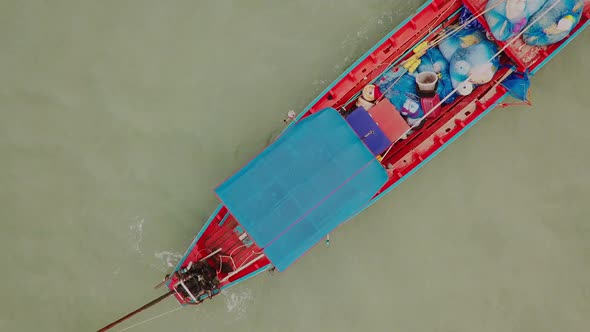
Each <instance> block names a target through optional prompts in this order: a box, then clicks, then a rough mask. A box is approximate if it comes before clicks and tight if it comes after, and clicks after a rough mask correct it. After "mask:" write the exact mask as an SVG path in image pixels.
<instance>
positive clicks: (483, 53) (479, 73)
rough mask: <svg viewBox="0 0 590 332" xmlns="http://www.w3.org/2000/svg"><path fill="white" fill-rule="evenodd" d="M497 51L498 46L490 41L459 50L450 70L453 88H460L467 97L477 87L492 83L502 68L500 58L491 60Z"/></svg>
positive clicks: (454, 56) (452, 60)
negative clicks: (499, 68)
mask: <svg viewBox="0 0 590 332" xmlns="http://www.w3.org/2000/svg"><path fill="white" fill-rule="evenodd" d="M497 51H498V47H497V46H496V44H494V43H493V42H491V41H488V40H485V41H482V42H480V43H477V44H475V45H472V46H469V47H467V48H462V49H459V50H457V52H455V54H453V57H452V58H451V62H450V68H449V72H450V74H451V83H452V84H453V88H459V93H460V94H462V95H467V94H469V93H471V91H472V90H473V89H474V88H475V85H480V84H485V83H488V82H489V81H491V80H492V79H493V77H494V74H495V73H496V71H497V70H498V67H499V66H500V63H499V60H498V57H496V58H494V59H492V60H490V59H491V58H492V57H493V56H494V54H496V52H497ZM460 85H461V86H460Z"/></svg>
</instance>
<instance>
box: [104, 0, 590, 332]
mask: <svg viewBox="0 0 590 332" xmlns="http://www.w3.org/2000/svg"><path fill="white" fill-rule="evenodd" d="M490 1H496V0H490ZM509 1H513V0H498V2H497V4H495V5H492V6H490V4H489V1H487V0H463V1H461V0H431V1H428V2H427V3H425V4H424V5H423V6H421V7H420V8H419V9H418V10H417V11H416V13H415V14H414V15H413V16H411V17H409V18H408V19H406V20H405V21H404V22H403V23H401V24H400V25H399V26H398V27H397V28H396V29H394V30H393V31H391V32H390V33H389V34H388V35H386V36H385V37H384V38H383V39H381V40H380V41H379V42H378V43H377V44H376V45H375V46H374V47H373V48H371V49H370V50H369V51H368V52H366V53H365V54H364V55H363V56H362V57H361V58H360V59H359V60H358V61H356V62H355V63H354V64H353V65H352V66H351V67H350V68H348V69H347V70H346V71H345V72H344V73H342V75H340V77H338V78H337V79H336V80H335V81H334V82H333V83H332V84H330V86H328V87H327V88H326V89H325V90H324V91H323V92H322V93H321V94H320V95H319V96H317V98H315V99H314V100H313V101H312V102H311V103H310V104H309V105H308V106H307V107H306V108H305V109H304V110H302V111H301V112H300V113H299V114H298V115H295V114H294V112H290V113H289V117H288V119H287V120H286V122H287V123H288V125H287V126H286V128H285V129H284V130H283V132H282V133H281V134H280V135H279V136H278V137H277V138H276V139H275V140H274V141H273V142H272V143H271V144H270V145H269V146H268V147H266V148H265V149H264V150H263V151H262V152H261V153H260V154H258V155H257V156H255V157H254V158H253V159H252V160H251V161H250V162H248V163H247V164H246V165H244V166H243V167H241V168H240V169H239V170H238V171H237V172H236V173H235V174H233V175H231V176H230V177H229V178H227V179H226V180H225V181H224V182H223V183H221V184H220V185H219V186H218V187H217V188H216V189H215V194H216V195H217V196H218V198H219V200H220V204H219V206H218V207H217V208H216V209H215V211H214V212H213V213H212V214H211V217H210V218H209V219H208V220H207V221H206V223H205V225H204V226H203V227H202V229H201V230H200V231H199V232H198V234H197V235H196V237H195V239H194V241H192V243H191V244H190V245H189V247H188V249H187V251H186V253H185V254H184V256H183V257H182V259H180V261H179V262H178V264H177V265H176V266H175V267H174V269H173V270H172V271H171V272H170V274H168V275H166V276H165V278H164V281H162V282H161V283H160V284H158V285H157V286H156V288H160V287H162V288H164V287H165V288H166V289H167V292H166V293H165V294H163V295H162V296H161V297H159V298H157V299H156V300H154V301H152V302H150V303H148V304H146V305H144V306H142V307H141V308H139V309H137V310H135V311H133V312H131V313H130V314H128V315H126V316H124V317H123V318H121V319H119V320H117V321H115V322H113V323H111V324H109V325H107V326H105V327H103V328H102V329H100V330H99V331H106V330H108V329H110V328H112V327H114V326H115V325H117V324H119V323H121V322H122V321H124V320H125V319H127V318H129V317H131V316H133V315H134V314H136V313H138V312H141V311H142V310H144V309H145V308H147V307H149V306H152V305H154V304H155V303H158V302H160V301H161V300H162V299H164V298H166V297H170V296H172V297H175V299H176V300H177V301H178V302H179V303H180V304H181V305H182V306H190V305H198V304H201V303H203V302H206V301H207V300H209V299H212V298H214V297H215V296H217V295H219V294H220V293H221V292H222V291H223V290H224V289H227V288H229V287H232V286H234V285H236V284H238V283H241V282H244V281H246V280H248V279H249V278H252V277H254V276H256V275H258V274H260V273H263V272H264V271H268V270H278V271H279V272H283V271H285V270H286V269H288V267H289V266H291V265H292V264H293V263H295V262H296V261H297V260H298V259H299V258H301V257H302V256H303V255H305V253H306V252H307V251H308V250H309V249H310V248H312V247H313V246H315V245H317V244H318V243H323V242H324V241H329V234H330V233H331V232H332V231H334V229H335V228H337V227H338V226H340V225H342V224H344V223H345V222H347V221H348V220H350V219H351V218H353V217H354V216H355V215H356V214H358V213H359V212H361V211H362V210H364V209H366V208H368V207H369V206H371V204H373V203H375V202H376V201H377V200H378V199H380V198H381V197H383V196H384V195H385V194H387V193H388V192H389V191H391V190H392V189H394V188H395V187H396V186H398V185H399V184H400V183H402V182H403V181H404V180H405V179H407V178H408V177H409V176H410V175H412V174H413V173H414V172H416V171H417V170H418V169H419V168H420V167H422V166H423V165H424V164H426V163H427V162H428V161H429V160H431V159H432V158H433V157H434V156H436V155H437V154H438V153H439V152H441V151H442V150H443V149H444V148H445V147H446V146H448V145H449V144H451V143H452V142H453V141H454V140H455V139H457V138H458V137H459V136H460V135H461V134H463V133H464V132H465V131H467V130H468V129H469V128H470V127H471V126H473V125H474V124H475V123H476V122H477V121H479V120H480V119H481V118H482V117H483V116H484V115H486V114H487V113H488V112H490V111H491V110H492V109H494V108H496V107H499V106H508V105H510V104H509V103H503V102H504V101H505V99H506V98H507V97H509V96H511V99H513V100H514V99H515V98H516V100H517V101H518V100H520V101H521V102H523V103H528V102H529V101H528V99H527V97H526V91H527V89H528V84H529V78H530V77H531V76H533V75H534V74H535V73H537V72H538V71H539V70H540V69H541V68H542V67H543V66H544V65H545V64H546V63H547V62H548V61H549V60H550V59H551V58H553V57H554V56H555V55H556V54H557V53H559V52H561V51H562V50H563V49H564V47H565V46H566V45H567V44H568V43H569V42H571V41H572V40H573V39H574V38H575V37H576V36H578V35H579V34H580V33H581V32H582V31H583V30H584V28H585V27H586V26H587V25H588V24H589V19H590V2H588V1H586V2H582V5H581V6H582V7H581V9H580V8H577V10H581V15H579V16H578V17H574V18H575V19H574V20H573V24H569V26H568V24H565V23H568V22H565V23H564V24H565V26H566V28H569V29H568V31H567V33H565V37H563V38H562V39H561V40H560V41H558V42H555V43H552V44H550V45H543V46H535V45H530V44H527V43H525V42H524V41H523V40H524V38H523V35H526V34H527V33H528V32H530V30H527V29H529V27H530V26H533V25H534V24H535V23H537V22H542V21H543V19H544V18H545V17H544V16H545V15H547V14H549V13H551V10H553V9H554V8H557V7H555V6H559V5H560V4H559V2H560V1H565V0H549V1H545V5H544V7H541V8H540V9H539V10H538V11H537V13H536V14H535V15H537V18H535V16H534V15H533V16H531V17H527V19H529V21H528V25H526V26H524V27H521V28H520V29H521V30H520V32H518V33H517V31H518V29H515V30H514V33H513V35H512V36H511V37H510V38H508V39H506V40H503V41H502V40H499V39H496V38H494V31H493V27H492V26H491V25H490V20H489V19H487V17H488V16H487V15H489V14H490V13H492V12H493V11H494V9H495V8H500V7H501V6H506V7H507V6H508V5H509V4H506V2H509ZM521 2H522V1H521ZM552 3H553V4H552ZM517 4H518V3H517ZM548 4H549V5H548ZM510 5H512V4H510ZM495 6H499V7H495ZM552 6H553V7H552ZM578 7H579V4H578ZM510 10H512V9H510ZM506 12H507V13H508V10H506ZM506 15H508V14H506ZM511 15H512V14H511ZM568 19H569V18H568ZM535 20H536V21H535ZM559 24H560V28H561V25H563V24H562V22H560V23H559ZM474 26H475V27H476V28H479V29H481V32H482V33H483V34H484V35H485V36H486V38H485V41H481V42H482V43H484V42H485V43H491V44H493V46H494V47H495V49H494V50H495V51H496V52H495V54H493V57H490V58H488V59H487V60H488V62H487V63H485V66H484V67H485V68H487V70H489V69H490V68H493V72H492V73H491V74H490V75H491V76H489V77H488V78H487V79H485V80H484V81H481V80H478V81H476V80H474V79H472V78H473V75H474V74H473V73H468V77H467V79H466V80H464V81H463V82H459V84H458V85H457V86H455V84H454V83H453V85H452V87H451V88H450V89H447V92H449V93H445V94H442V95H441V94H440V93H439V92H440V90H439V86H442V85H443V82H442V81H443V80H444V79H446V80H447V81H446V82H447V85H448V82H452V80H449V79H448V78H445V77H444V76H443V75H441V72H437V71H436V70H434V73H435V77H431V78H432V80H431V81H428V75H426V76H424V75H422V73H418V72H419V71H420V68H421V67H420V66H421V65H427V64H428V61H427V60H428V59H425V57H426V56H428V54H429V53H428V52H429V50H432V49H434V48H436V47H437V46H440V47H442V46H441V45H442V43H444V42H445V41H448V40H451V39H452V38H453V35H455V34H461V33H462V31H464V30H465V29H468V28H473V27H474ZM502 29H503V28H502ZM502 32H504V31H502ZM471 39H472V38H471ZM471 39H470V38H466V39H463V41H467V42H468V43H467V44H474V41H473V40H471ZM470 46H471V45H467V46H465V45H463V46H459V47H458V48H459V49H467V48H468V47H470ZM457 52H459V50H457V51H456V52H455V53H457ZM453 56H455V54H453ZM463 60H465V59H463ZM465 63H468V61H467V62H465V61H464V62H463V63H462V64H465ZM453 64H455V65H456V64H457V61H455V63H453V60H449V62H447V65H453ZM431 65H432V63H431ZM431 67H432V66H431ZM434 67H436V66H434ZM439 69H440V68H439ZM472 69H473V68H472ZM425 72H426V73H427V74H429V73H430V74H432V72H429V71H425ZM459 74H461V73H459ZM463 74H465V73H463ZM422 76H424V77H426V79H425V80H423V81H422V82H421V81H419V77H422ZM484 76H485V75H484ZM407 77H411V79H415V80H416V87H412V88H415V89H417V90H416V91H414V90H413V92H414V93H417V94H418V96H417V98H418V99H417V104H418V106H420V108H421V111H422V112H421V113H420V114H419V116H418V118H412V117H411V116H409V115H411V114H410V113H411V110H412V108H413V107H414V109H417V108H415V107H418V106H416V105H414V106H412V105H407V104H406V103H407V102H408V100H409V99H408V100H406V101H405V103H404V104H403V106H401V107H400V106H399V105H396V103H395V102H393V101H391V100H393V99H395V96H394V95H392V91H393V92H395V91H396V89H397V85H398V84H401V83H398V82H401V81H400V80H403V79H406V80H407ZM387 80H389V81H387ZM384 81H387V82H386V84H384V83H383V82H384ZM433 81H434V86H435V87H434V88H432V83H433ZM465 82H467V85H465V84H464V83H465ZM447 87H448V86H447ZM428 89H430V90H428ZM449 90H452V91H449ZM398 92H399V91H398ZM402 95H403V94H402ZM414 97H416V96H414ZM410 101H411V100H410ZM414 101H416V99H414ZM400 108H401V109H400Z"/></svg>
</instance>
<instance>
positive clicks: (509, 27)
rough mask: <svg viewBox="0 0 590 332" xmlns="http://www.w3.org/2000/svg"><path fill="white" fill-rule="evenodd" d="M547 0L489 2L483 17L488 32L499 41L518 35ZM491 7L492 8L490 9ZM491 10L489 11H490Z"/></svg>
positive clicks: (501, 0) (499, 0)
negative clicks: (488, 27) (488, 28)
mask: <svg viewBox="0 0 590 332" xmlns="http://www.w3.org/2000/svg"><path fill="white" fill-rule="evenodd" d="M546 1H547V0H489V1H488V3H487V4H486V10H489V11H488V12H486V13H485V14H484V17H485V19H486V21H487V23H488V25H489V26H490V32H491V33H492V35H493V36H494V38H496V39H497V40H500V41H505V40H508V39H509V38H510V37H513V36H514V35H516V34H518V33H519V32H521V31H522V29H523V28H524V27H525V26H526V25H527V23H528V22H529V19H530V18H531V16H533V15H534V14H535V13H536V12H537V11H538V10H539V9H540V8H541V7H542V6H543V4H545V2H546ZM492 7H493V8H492ZM490 8H491V9H490Z"/></svg>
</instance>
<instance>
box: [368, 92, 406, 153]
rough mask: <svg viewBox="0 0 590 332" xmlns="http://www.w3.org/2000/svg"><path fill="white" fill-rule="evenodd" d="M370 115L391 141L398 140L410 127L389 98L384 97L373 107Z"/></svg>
mask: <svg viewBox="0 0 590 332" xmlns="http://www.w3.org/2000/svg"><path fill="white" fill-rule="evenodd" d="M369 115H371V117H372V118H373V120H374V121H375V123H377V125H378V126H379V128H381V130H382V131H383V133H384V134H385V136H387V138H388V139H389V140H390V141H391V142H395V141H397V140H398V139H399V138H400V137H401V136H402V135H403V134H404V133H405V132H407V131H408V130H409V129H410V126H409V125H408V123H407V122H406V120H404V118H403V117H402V116H401V114H400V113H399V112H398V110H397V109H396V108H395V106H393V104H391V102H390V101H389V100H388V99H387V98H384V99H383V100H381V101H379V102H378V103H377V105H375V106H373V107H371V109H370V110H369Z"/></svg>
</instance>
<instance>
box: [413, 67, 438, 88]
mask: <svg viewBox="0 0 590 332" xmlns="http://www.w3.org/2000/svg"><path fill="white" fill-rule="evenodd" d="M437 81H438V75H437V74H436V73H435V72H432V71H424V72H421V73H420V74H418V75H417V76H416V84H418V90H420V91H421V92H434V91H435V90H436V82H437Z"/></svg>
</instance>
